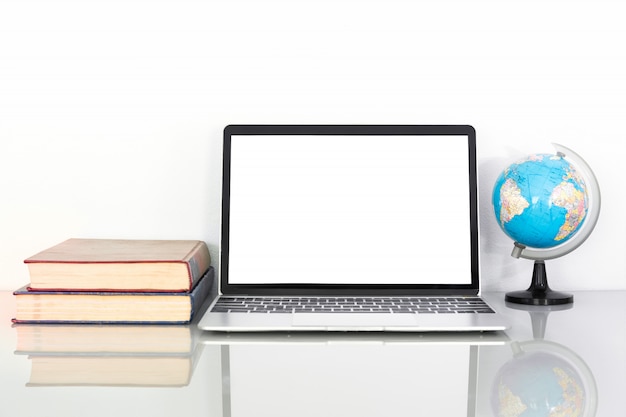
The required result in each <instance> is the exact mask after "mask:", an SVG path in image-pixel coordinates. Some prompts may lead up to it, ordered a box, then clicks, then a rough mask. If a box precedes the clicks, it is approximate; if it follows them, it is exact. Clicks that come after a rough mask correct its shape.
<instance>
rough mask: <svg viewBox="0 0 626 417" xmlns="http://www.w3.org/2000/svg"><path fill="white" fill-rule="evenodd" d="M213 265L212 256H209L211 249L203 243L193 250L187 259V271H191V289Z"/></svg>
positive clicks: (199, 243)
mask: <svg viewBox="0 0 626 417" xmlns="http://www.w3.org/2000/svg"><path fill="white" fill-rule="evenodd" d="M210 265H211V255H210V254H209V248H208V247H207V245H206V243H205V242H203V241H200V242H198V244H197V245H196V246H195V247H194V248H193V250H192V251H191V253H190V254H189V256H188V258H187V269H188V271H189V288H190V289H191V288H193V286H194V285H195V284H196V282H198V280H200V278H202V276H203V275H204V274H205V272H206V271H207V270H208V269H209V267H210Z"/></svg>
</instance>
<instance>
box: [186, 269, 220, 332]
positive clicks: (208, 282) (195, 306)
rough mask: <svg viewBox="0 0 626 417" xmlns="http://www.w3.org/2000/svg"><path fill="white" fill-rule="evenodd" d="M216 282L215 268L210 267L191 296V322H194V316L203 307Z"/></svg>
mask: <svg viewBox="0 0 626 417" xmlns="http://www.w3.org/2000/svg"><path fill="white" fill-rule="evenodd" d="M214 281H215V269H214V268H213V267H209V269H208V271H207V272H206V274H205V275H204V276H203V278H202V279H201V280H200V282H199V283H198V285H196V288H194V289H193V291H192V292H191V294H190V297H189V299H190V302H191V314H190V317H189V321H191V320H193V318H194V316H195V315H196V313H197V312H198V310H200V308H201V307H202V304H203V303H204V301H206V299H207V298H208V296H209V292H210V290H211V287H212V286H213V284H214Z"/></svg>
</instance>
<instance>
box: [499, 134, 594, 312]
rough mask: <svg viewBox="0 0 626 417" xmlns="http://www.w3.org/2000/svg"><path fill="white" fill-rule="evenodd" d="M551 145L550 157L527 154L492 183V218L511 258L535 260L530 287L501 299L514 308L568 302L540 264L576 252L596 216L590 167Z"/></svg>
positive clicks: (541, 154) (587, 235)
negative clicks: (507, 241) (511, 244)
mask: <svg viewBox="0 0 626 417" xmlns="http://www.w3.org/2000/svg"><path fill="white" fill-rule="evenodd" d="M553 145H554V147H555V148H556V150H557V152H556V153H555V154H547V153H538V154H533V155H529V156H527V157H525V158H523V159H522V160H520V161H518V162H515V163H513V164H511V165H510V166H508V167H507V168H506V169H505V170H504V171H503V172H502V173H501V174H500V175H499V176H498V178H497V180H496V182H495V184H494V188H493V194H492V203H493V209H494V214H495V218H496V221H497V222H498V225H499V226H500V228H501V229H502V231H504V233H505V234H506V235H507V236H509V237H510V238H511V239H512V240H513V242H514V248H513V252H512V253H511V255H512V256H514V257H516V258H520V257H521V258H527V259H532V260H534V261H535V265H534V269H533V277H532V281H531V286H530V287H529V288H528V289H527V290H526V291H516V292H513V293H507V294H506V296H505V299H506V301H510V302H513V303H520V304H530V305H554V304H567V303H571V302H573V296H572V295H570V294H565V293H558V292H553V291H552V290H551V289H550V287H549V286H548V282H547V275H546V270H545V260H547V259H553V258H557V257H560V256H563V255H566V254H568V253H570V252H571V251H573V250H574V249H576V248H577V247H579V246H580V245H581V244H582V243H583V242H584V241H585V240H586V239H587V238H588V237H589V235H590V234H591V232H592V230H593V228H594V227H595V224H596V222H597V220H598V216H599V213H600V188H599V186H598V182H597V179H596V177H595V175H594V174H593V171H592V170H591V168H590V167H589V165H588V164H587V163H586V162H585V160H584V159H583V158H581V157H580V156H579V155H578V154H576V153H575V152H574V151H572V150H571V149H568V148H566V147H564V146H562V145H557V144H553ZM572 161H573V162H572Z"/></svg>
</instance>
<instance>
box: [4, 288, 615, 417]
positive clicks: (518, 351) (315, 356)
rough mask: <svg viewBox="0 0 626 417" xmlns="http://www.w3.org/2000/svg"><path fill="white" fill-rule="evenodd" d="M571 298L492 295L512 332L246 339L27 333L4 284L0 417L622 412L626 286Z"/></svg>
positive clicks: (126, 332)
mask: <svg viewBox="0 0 626 417" xmlns="http://www.w3.org/2000/svg"><path fill="white" fill-rule="evenodd" d="M574 294H575V301H574V304H573V305H571V306H569V307H566V308H553V309H545V308H538V307H535V308H529V307H521V306H510V305H505V303H504V297H503V294H501V293H493V294H486V298H487V299H488V301H489V302H490V303H491V304H492V305H493V306H494V307H495V308H497V309H499V310H501V311H502V312H503V313H504V314H505V315H506V316H507V317H508V318H509V320H510V323H511V326H512V327H511V329H510V330H508V331H506V332H503V333H486V334H477V335H466V334H463V335H442V334H408V335H389V334H335V335H332V334H330V335H327V334H313V335H284V334H283V335H273V334H266V335H256V336H254V337H248V336H246V335H230V336H228V335H223V334H210V333H203V332H199V331H197V330H196V328H195V326H194V325H191V326H175V327H173V328H172V327H167V326H165V327H158V326H148V327H149V328H146V327H145V326H144V327H136V328H135V327H128V326H119V327H116V326H69V327H68V326H22V327H21V328H18V327H15V326H12V324H11V322H10V319H11V317H12V315H13V311H14V300H13V296H12V295H11V293H10V292H8V291H4V292H0V366H1V368H0V369H1V371H0V393H1V394H0V398H1V399H2V400H1V403H0V415H2V416H12V417H16V416H87V415H89V416H107V417H108V416H118V417H122V416H127V415H128V416H131V415H132V416H138V415H139V416H183V415H185V416H206V417H209V416H235V417H238V416H248V415H254V416H273V417H274V416H294V415H296V416H320V415H323V416H342V417H345V416H390V415H393V416H404V415H419V416H421V415H428V416H432V415H441V416H444V415H445V416H453V415H454V416H459V415H469V416H481V417H482V416H493V415H511V416H515V415H524V414H520V413H521V412H522V411H523V410H524V407H526V411H528V410H529V408H528V407H531V406H532V404H531V402H532V401H533V398H534V399H535V400H537V399H538V398H539V399H541V401H542V402H541V403H540V404H541V405H540V408H543V409H544V410H547V407H556V408H554V409H553V411H563V412H564V411H566V409H567V408H568V407H569V411H571V412H574V411H576V412H579V414H575V413H570V414H563V415H598V416H620V415H625V414H624V413H625V412H624V410H625V409H626V406H624V398H625V393H626V355H625V352H626V291H613V292H608V291H607V292H576V293H574ZM563 389H565V391H563ZM563 393H565V394H563ZM563 396H565V397H566V398H565V399H563V398H562V397H563ZM546 404H549V405H546ZM558 407H561V408H560V409H559V408H558ZM507 413H508V414H507ZM529 415H530V414H529ZM536 415H548V414H536Z"/></svg>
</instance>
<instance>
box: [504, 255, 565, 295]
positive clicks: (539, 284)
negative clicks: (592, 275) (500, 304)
mask: <svg viewBox="0 0 626 417" xmlns="http://www.w3.org/2000/svg"><path fill="white" fill-rule="evenodd" d="M504 299H505V301H508V302H510V303H516V304H526V305H535V306H549V305H558V304H569V303H573V302H574V296H573V295H571V294H567V293H563V292H559V291H553V290H551V289H550V287H549V286H548V276H547V274H546V264H545V262H544V261H542V260H536V261H535V266H534V267H533V277H532V281H531V283H530V287H528V289H527V290H525V291H512V292H508V293H506V295H505V298H504Z"/></svg>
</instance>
